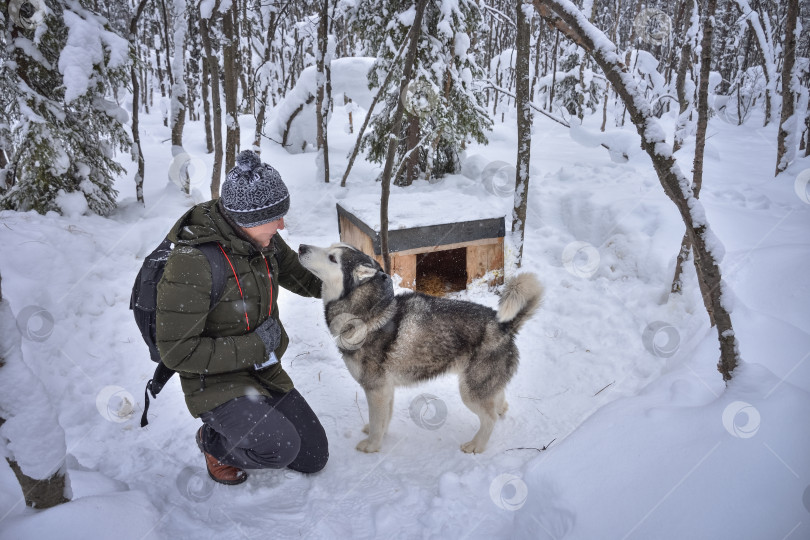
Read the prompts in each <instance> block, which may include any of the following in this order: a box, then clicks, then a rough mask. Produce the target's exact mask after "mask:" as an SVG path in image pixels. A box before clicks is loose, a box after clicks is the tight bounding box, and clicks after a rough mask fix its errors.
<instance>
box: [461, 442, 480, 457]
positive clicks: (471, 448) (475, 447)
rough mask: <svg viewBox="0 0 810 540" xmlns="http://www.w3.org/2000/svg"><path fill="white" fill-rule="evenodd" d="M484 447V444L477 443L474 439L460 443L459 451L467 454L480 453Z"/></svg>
mask: <svg viewBox="0 0 810 540" xmlns="http://www.w3.org/2000/svg"><path fill="white" fill-rule="evenodd" d="M485 449H486V445H483V444H478V443H477V442H476V441H475V440H472V441H470V442H466V443H464V444H462V445H461V451H462V452H465V453H467V454H480V453H482V452H483V451H484V450H485Z"/></svg>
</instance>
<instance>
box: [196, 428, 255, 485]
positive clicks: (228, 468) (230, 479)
mask: <svg viewBox="0 0 810 540" xmlns="http://www.w3.org/2000/svg"><path fill="white" fill-rule="evenodd" d="M202 430H203V428H202V427H201V428H200V429H199V430H198V431H197V437H196V439H197V446H198V447H199V448H200V452H202V453H203V456H205V466H206V468H207V469H208V476H210V477H211V480H213V481H214V482H219V483H220V484H226V485H229V486H234V485H236V484H241V483H242V482H244V481H245V480H247V477H248V475H247V473H246V472H245V471H243V470H242V469H240V468H238V467H234V466H232V465H225V464H224V463H220V462H219V460H218V459H217V458H215V457H214V456H212V455H211V454H209V453H208V452H206V451H205V450H203V444H202Z"/></svg>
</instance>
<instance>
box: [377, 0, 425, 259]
mask: <svg viewBox="0 0 810 540" xmlns="http://www.w3.org/2000/svg"><path fill="white" fill-rule="evenodd" d="M426 5H427V0H419V3H418V4H417V5H416V14H415V15H414V20H413V33H412V34H411V43H410V45H409V47H408V55H407V56H406V57H405V65H404V67H403V69H402V80H401V81H400V83H399V95H400V96H402V95H404V93H405V91H406V90H407V88H408V83H409V82H410V81H411V78H412V77H413V65H414V63H415V62H416V53H417V49H418V45H419V34H421V32H422V16H423V15H424V13H425V6H426ZM404 108H405V106H404V104H403V102H402V100H401V99H399V100H397V108H396V110H395V111H394V120H393V122H392V125H391V132H390V133H389V134H388V148H387V151H386V155H385V166H384V167H383V173H382V195H381V198H380V250H381V251H382V256H383V267H384V269H385V273H386V274H390V273H391V255H390V253H389V252H388V197H389V196H390V193H391V173H392V172H393V169H394V159H395V158H396V154H397V145H398V144H399V135H398V133H399V132H400V129H401V127H402V115H403V109H404Z"/></svg>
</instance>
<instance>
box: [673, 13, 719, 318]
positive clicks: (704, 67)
mask: <svg viewBox="0 0 810 540" xmlns="http://www.w3.org/2000/svg"><path fill="white" fill-rule="evenodd" d="M716 10H717V0H707V2H706V13H704V16H703V38H702V41H701V43H700V81H699V82H698V103H697V109H698V110H697V112H698V120H697V131H696V133H695V158H694V162H693V166H692V173H693V178H692V194H693V196H694V197H695V199H697V198H699V197H700V190H701V188H702V187H703V157H704V155H705V150H706V129H707V128H708V125H709V74H710V73H711V69H710V68H711V61H712V38H713V36H714V14H715V11H716ZM687 46H688V45H687ZM690 50H691V47H690ZM678 76H679V77H680V74H679V75H678ZM691 245H692V244H691V239H690V237H689V232H688V231H687V232H685V233H684V235H683V239H682V240H681V249H680V251H678V258H677V263H676V267H675V276H674V277H673V279H672V287H671V291H672V292H673V293H678V292H681V287H682V284H681V273H682V272H683V265H684V263H685V262H686V260H687V258H688V256H689V251H690V249H691ZM698 284H699V286H700V292H701V294H702V296H703V304H704V305H705V306H706V311H707V312H708V314H709V321H711V324H712V326H714V325H715V318H714V307H713V304H712V302H711V298H709V295H710V291H709V290H708V289H707V287H706V284H705V283H704V282H703V281H702V280H698Z"/></svg>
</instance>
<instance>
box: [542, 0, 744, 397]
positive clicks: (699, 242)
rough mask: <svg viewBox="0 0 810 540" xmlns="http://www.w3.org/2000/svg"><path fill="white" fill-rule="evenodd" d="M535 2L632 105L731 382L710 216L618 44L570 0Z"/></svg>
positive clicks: (734, 361)
mask: <svg viewBox="0 0 810 540" xmlns="http://www.w3.org/2000/svg"><path fill="white" fill-rule="evenodd" d="M711 1H712V2H715V1H716V0H711ZM534 6H535V8H536V9H537V11H538V13H540V15H541V16H542V17H543V18H545V19H546V20H548V21H549V22H550V23H551V24H553V25H554V26H555V27H556V28H557V29H558V30H560V31H561V32H563V33H564V34H565V35H566V37H568V38H569V39H571V40H572V41H574V42H575V43H577V44H578V45H579V46H580V47H583V48H584V49H585V50H586V51H587V52H588V53H589V54H590V55H591V56H592V57H593V59H594V60H595V61H596V63H597V64H598V65H599V66H600V68H602V71H603V72H604V73H605V76H606V77H607V79H608V80H609V81H610V83H611V84H612V85H613V87H614V88H615V89H616V92H617V93H618V94H619V96H620V97H621V98H622V101H623V102H624V103H625V105H626V106H627V112H628V113H630V118H631V120H632V121H633V124H634V125H635V126H636V130H637V131H638V133H639V135H640V136H641V146H642V148H643V149H644V150H645V151H646V152H647V154H648V155H649V156H650V158H651V160H652V163H653V168H654V169H655V172H656V174H657V175H658V178H659V180H660V182H661V186H662V187H663V188H664V192H665V193H666V194H667V196H668V197H669V198H670V200H671V201H672V202H673V203H674V204H675V206H676V208H677V209H678V212H679V213H680V214H681V219H683V221H684V224H685V225H686V229H687V232H688V234H689V238H690V241H691V243H692V249H693V251H694V253H695V269H696V270H697V274H698V280H699V281H702V282H703V284H704V286H705V287H706V289H705V290H706V291H708V293H709V294H708V296H709V300H710V303H711V305H710V308H711V311H712V312H713V314H714V320H715V323H716V328H717V335H718V340H719V342H720V360H719V362H718V364H717V369H718V371H719V372H720V373H721V374H722V376H723V380H725V381H728V380H730V379H731V377H732V375H733V371H734V369H735V368H736V367H737V365H738V363H739V362H740V361H741V359H740V356H739V347H738V341H737V338H736V336H735V334H734V328H733V327H732V324H731V315H730V314H729V312H728V310H727V309H726V306H725V305H724V296H723V291H722V275H721V272H720V267H719V265H718V260H717V258H716V257H715V254H714V252H713V251H712V249H711V248H710V247H709V246H710V245H711V244H712V243H713V242H716V239H715V237H714V234H713V232H712V231H711V228H710V227H709V223H708V221H707V220H706V219H705V216H704V215H701V210H702V208H701V205H700V202H699V201H698V200H697V199H695V198H694V195H693V194H692V190H691V188H690V187H689V182H688V180H687V178H686V177H685V176H684V174H683V172H682V171H681V170H680V168H679V167H678V164H677V162H676V161H675V158H674V157H673V156H672V152H671V147H670V146H669V145H668V144H667V143H666V140H665V139H664V137H663V131H662V130H661V128H660V126H659V124H658V122H657V121H656V119H655V117H654V116H653V114H652V110H651V107H650V104H649V103H647V102H646V101H645V100H644V99H643V97H642V96H641V95H640V94H639V91H638V87H637V85H636V83H635V81H634V80H633V78H632V77H630V76H629V73H628V69H627V67H626V66H625V65H624V63H623V62H622V59H621V58H620V57H619V56H618V55H617V54H616V52H615V48H609V47H606V46H605V44H606V43H610V40H609V39H608V38H607V37H606V36H605V35H604V34H603V33H602V32H601V31H600V30H599V29H597V28H596V27H595V26H594V25H592V24H591V23H590V22H588V21H587V20H586V19H585V17H584V16H583V15H582V13H581V12H580V11H579V10H578V9H577V8H576V6H574V5H573V4H572V3H571V2H570V1H568V0H534ZM613 47H615V45H614V46H613ZM704 298H705V297H704ZM707 307H709V306H707Z"/></svg>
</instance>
